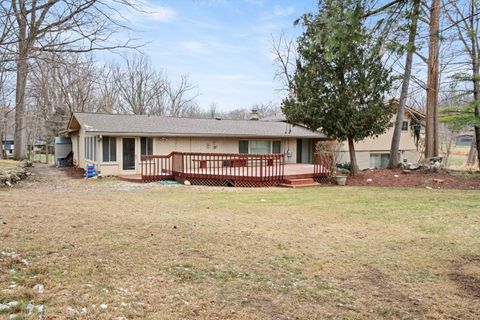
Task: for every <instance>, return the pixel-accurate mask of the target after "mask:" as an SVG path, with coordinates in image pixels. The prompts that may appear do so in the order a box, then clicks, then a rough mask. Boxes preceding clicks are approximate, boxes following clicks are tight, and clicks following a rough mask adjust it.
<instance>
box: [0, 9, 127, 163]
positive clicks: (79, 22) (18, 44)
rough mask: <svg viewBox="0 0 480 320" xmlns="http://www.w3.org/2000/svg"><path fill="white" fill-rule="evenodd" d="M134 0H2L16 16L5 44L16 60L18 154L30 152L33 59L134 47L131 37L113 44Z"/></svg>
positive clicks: (5, 12) (5, 13) (4, 11)
mask: <svg viewBox="0 0 480 320" xmlns="http://www.w3.org/2000/svg"><path fill="white" fill-rule="evenodd" d="M131 1H133V0H115V1H113V2H106V1H103V0H12V1H2V6H0V10H1V11H0V16H2V17H12V18H11V19H10V20H8V23H9V25H8V26H7V28H8V29H9V30H10V33H9V34H10V35H12V36H11V38H10V39H8V40H7V41H3V43H1V45H2V48H1V49H2V50H11V52H12V56H13V59H14V60H15V63H16V96H15V158H16V159H22V158H25V156H26V148H25V131H26V128H25V125H24V117H25V98H26V97H25V92H26V87H27V78H28V73H29V70H30V65H31V64H30V60H31V59H34V58H37V57H38V56H39V55H40V54H42V53H44V52H57V53H58V52H88V51H94V50H108V49H114V48H118V47H130V46H131V45H130V41H129V40H126V41H122V42H113V35H114V34H116V33H117V31H119V29H121V28H124V26H123V25H122V24H121V23H119V22H118V21H119V20H118V19H119V17H121V15H119V14H116V13H117V10H118V8H119V7H121V6H130V7H132V6H134V3H133V2H131Z"/></svg>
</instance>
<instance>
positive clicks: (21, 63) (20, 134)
mask: <svg viewBox="0 0 480 320" xmlns="http://www.w3.org/2000/svg"><path fill="white" fill-rule="evenodd" d="M27 76H28V60H27V55H26V53H25V54H23V53H22V54H21V55H20V57H19V59H18V61H17V84H16V89H15V91H16V92H15V142H14V145H15V150H14V158H15V160H23V159H25V157H26V143H25V129H26V128H25V125H24V121H25V90H26V86H27Z"/></svg>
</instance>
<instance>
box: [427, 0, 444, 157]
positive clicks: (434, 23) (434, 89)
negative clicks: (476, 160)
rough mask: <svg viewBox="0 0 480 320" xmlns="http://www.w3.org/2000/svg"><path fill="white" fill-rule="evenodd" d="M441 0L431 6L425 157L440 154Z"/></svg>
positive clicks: (434, 1) (433, 2) (433, 1)
mask: <svg viewBox="0 0 480 320" xmlns="http://www.w3.org/2000/svg"><path fill="white" fill-rule="evenodd" d="M440 10H441V3H440V0H432V3H431V6H430V37H429V48H428V73H427V108H426V109H427V126H426V130H425V159H428V158H431V157H436V156H438V147H439V141H438V92H439V84H440V81H439V52H440Z"/></svg>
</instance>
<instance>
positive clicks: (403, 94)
mask: <svg viewBox="0 0 480 320" xmlns="http://www.w3.org/2000/svg"><path fill="white" fill-rule="evenodd" d="M419 15H420V0H413V10H412V13H411V17H410V27H409V29H410V30H409V35H408V42H407V55H406V58H405V59H406V61H405V71H404V74H403V82H402V89H401V91H400V100H399V105H398V110H397V118H396V121H395V128H394V131H393V137H392V145H391V148H390V160H389V162H388V167H389V168H391V169H392V168H395V167H396V166H397V165H398V164H399V163H400V161H399V153H398V150H399V147H400V137H401V134H402V123H403V114H404V112H405V105H406V103H407V98H408V89H409V85H410V77H411V74H412V67H413V54H414V52H415V38H416V37H417V24H418V19H419Z"/></svg>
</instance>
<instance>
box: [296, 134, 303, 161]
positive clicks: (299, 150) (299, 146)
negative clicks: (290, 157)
mask: <svg viewBox="0 0 480 320" xmlns="http://www.w3.org/2000/svg"><path fill="white" fill-rule="evenodd" d="M302 142H303V141H302V139H297V163H302V153H303V150H302V149H303V148H302V147H303V143H302Z"/></svg>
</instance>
